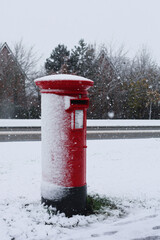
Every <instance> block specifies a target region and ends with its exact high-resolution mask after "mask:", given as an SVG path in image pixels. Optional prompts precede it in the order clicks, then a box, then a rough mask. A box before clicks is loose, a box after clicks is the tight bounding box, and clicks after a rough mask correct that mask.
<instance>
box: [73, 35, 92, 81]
mask: <svg viewBox="0 0 160 240" xmlns="http://www.w3.org/2000/svg"><path fill="white" fill-rule="evenodd" d="M94 61H95V49H94V47H93V46H90V45H87V44H86V43H85V42H84V40H83V39H81V40H80V41H79V43H78V46H75V47H74V49H72V50H71V56H70V69H71V70H70V71H71V72H73V73H76V74H77V75H80V76H83V77H88V78H89V77H90V76H91V75H92V72H93V70H94V67H93V65H94Z"/></svg>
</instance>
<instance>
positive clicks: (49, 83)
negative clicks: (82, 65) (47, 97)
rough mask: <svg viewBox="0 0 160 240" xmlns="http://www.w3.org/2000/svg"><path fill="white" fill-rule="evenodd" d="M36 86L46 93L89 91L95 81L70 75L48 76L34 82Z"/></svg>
mask: <svg viewBox="0 0 160 240" xmlns="http://www.w3.org/2000/svg"><path fill="white" fill-rule="evenodd" d="M34 81H35V83H36V85H37V86H39V88H40V89H42V92H45V91H64V92H65V91H76V92H77V91H80V92H83V91H87V90H88V89H89V88H90V87H91V86H93V81H92V80H90V79H87V78H84V77H80V76H76V75H70V74H55V75H48V76H45V77H42V78H38V79H35V80H34Z"/></svg>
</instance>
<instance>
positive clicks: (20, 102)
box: [0, 43, 26, 118]
mask: <svg viewBox="0 0 160 240" xmlns="http://www.w3.org/2000/svg"><path fill="white" fill-rule="evenodd" d="M25 79H26V75H25V73H24V72H23V70H22V68H21V66H20V65H19V63H18V62H17V60H16V58H15V56H14V54H13V52H12V51H11V49H10V48H9V46H8V44H7V43H4V44H3V45H2V46H1V47H0V118H20V117H21V116H20V115H21V114H23V112H24V108H25V106H26V93H25Z"/></svg>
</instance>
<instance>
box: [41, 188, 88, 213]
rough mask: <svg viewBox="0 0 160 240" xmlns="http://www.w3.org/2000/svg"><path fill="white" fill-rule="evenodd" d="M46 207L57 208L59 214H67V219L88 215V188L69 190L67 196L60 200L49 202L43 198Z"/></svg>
mask: <svg viewBox="0 0 160 240" xmlns="http://www.w3.org/2000/svg"><path fill="white" fill-rule="evenodd" d="M41 202H42V203H43V204H44V205H46V206H52V207H54V208H56V210H57V212H58V211H59V212H61V213H65V215H66V217H72V216H73V215H76V214H80V215H85V214H86V207H87V186H86V185H85V186H82V187H72V188H67V195H65V196H64V197H63V198H61V199H59V200H54V199H53V200H48V199H45V198H43V197H42V198H41Z"/></svg>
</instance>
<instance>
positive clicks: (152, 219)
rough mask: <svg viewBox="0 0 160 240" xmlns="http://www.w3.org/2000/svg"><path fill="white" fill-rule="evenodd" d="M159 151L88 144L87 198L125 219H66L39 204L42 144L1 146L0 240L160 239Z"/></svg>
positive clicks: (142, 144)
mask: <svg viewBox="0 0 160 240" xmlns="http://www.w3.org/2000/svg"><path fill="white" fill-rule="evenodd" d="M159 145H160V139H136V140H133V139H129V140H98V141H97V140H91V141H88V151H87V182H88V193H89V194H94V193H98V194H100V195H101V196H106V197H108V198H110V199H112V200H114V202H115V203H117V204H119V205H121V207H122V208H123V209H124V210H125V212H126V215H125V216H123V217H122V218H120V217H118V215H119V213H118V211H113V212H111V213H112V214H111V216H110V217H107V215H105V214H103V215H91V216H86V217H85V216H74V217H72V218H66V217H65V216H64V215H63V214H59V215H54V216H50V215H49V214H48V212H47V209H45V208H44V207H43V206H42V205H41V204H40V182H41V150H40V148H41V142H16V143H15V142H11V143H0V240H28V239H29V240H51V239H53V240H54V239H64V240H76V239H77V240H78V239H85V240H87V239H98V240H101V239H105V240H107V239H110V240H120V239H122V240H129V239H131V240H135V239H145V238H146V237H149V236H157V237H156V238H154V239H159V238H158V236H160V174H159V172H160V148H159ZM146 239H150V238H146Z"/></svg>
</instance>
